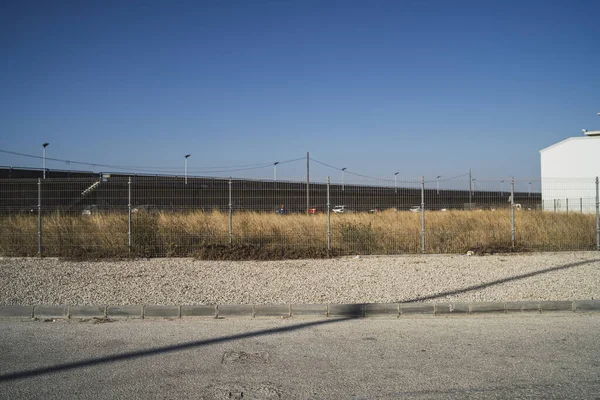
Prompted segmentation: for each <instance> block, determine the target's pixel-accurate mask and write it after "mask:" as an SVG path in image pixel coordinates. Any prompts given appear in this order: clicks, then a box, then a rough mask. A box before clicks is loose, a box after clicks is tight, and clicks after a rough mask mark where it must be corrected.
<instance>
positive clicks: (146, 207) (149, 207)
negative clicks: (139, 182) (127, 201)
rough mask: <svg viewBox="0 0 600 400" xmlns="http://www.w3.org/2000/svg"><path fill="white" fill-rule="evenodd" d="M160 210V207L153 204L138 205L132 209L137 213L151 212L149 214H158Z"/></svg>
mask: <svg viewBox="0 0 600 400" xmlns="http://www.w3.org/2000/svg"><path fill="white" fill-rule="evenodd" d="M159 211H160V210H159V209H158V207H157V206H155V205H152V204H143V205H141V206H136V207H135V208H132V209H131V212H132V213H134V214H136V213H149V214H158V212H159Z"/></svg>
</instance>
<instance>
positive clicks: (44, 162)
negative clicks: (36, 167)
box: [42, 143, 50, 179]
mask: <svg viewBox="0 0 600 400" xmlns="http://www.w3.org/2000/svg"><path fill="white" fill-rule="evenodd" d="M49 144H50V143H44V144H43V145H42V147H43V148H44V150H42V159H43V169H44V179H46V147H48V145H49Z"/></svg>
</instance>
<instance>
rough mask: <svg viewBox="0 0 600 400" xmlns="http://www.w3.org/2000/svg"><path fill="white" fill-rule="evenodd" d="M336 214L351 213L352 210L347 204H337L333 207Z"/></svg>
mask: <svg viewBox="0 0 600 400" xmlns="http://www.w3.org/2000/svg"><path fill="white" fill-rule="evenodd" d="M331 211H333V212H334V213H336V214H342V213H349V212H352V211H350V210H349V209H348V207H346V206H335V207H333V208H332V209H331Z"/></svg>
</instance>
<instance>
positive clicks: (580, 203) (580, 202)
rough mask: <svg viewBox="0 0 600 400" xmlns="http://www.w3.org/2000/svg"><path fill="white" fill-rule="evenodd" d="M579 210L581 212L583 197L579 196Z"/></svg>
mask: <svg viewBox="0 0 600 400" xmlns="http://www.w3.org/2000/svg"><path fill="white" fill-rule="evenodd" d="M579 212H580V213H583V197H580V198H579Z"/></svg>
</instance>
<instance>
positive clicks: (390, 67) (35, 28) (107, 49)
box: [0, 0, 600, 179]
mask: <svg viewBox="0 0 600 400" xmlns="http://www.w3.org/2000/svg"><path fill="white" fill-rule="evenodd" d="M598 15H600V2H598V1H564V2H560V1H552V2H548V1H495V2H492V1H453V2H449V1H374V2H358V1H356V2H355V1H275V0H273V1H251V2H249V1H189V2H183V1H173V2H169V1H156V2H155V1H127V2H123V1H114V2H111V1H102V2H100V1H97V2H92V1H84V2H82V1H52V2H49V1H40V2H33V1H4V2H2V5H0V49H1V51H2V61H0V87H1V88H2V89H1V93H2V94H1V95H0V132H2V134H1V135H0V149H3V150H11V151H16V152H20V153H26V154H35V155H38V156H39V155H41V149H42V147H41V144H42V143H43V142H50V146H49V147H48V153H47V155H48V157H52V158H58V159H67V160H78V161H86V162H91V163H102V164H110V165H128V166H152V167H156V168H157V169H161V170H163V171H167V168H172V170H169V171H176V172H178V173H183V165H184V161H183V160H184V158H183V156H184V155H185V154H187V153H191V154H192V156H191V157H190V159H189V170H190V173H194V172H196V173H201V174H202V175H207V174H209V173H207V172H206V171H207V168H206V167H214V166H232V165H246V164H263V163H264V164H268V163H272V162H274V161H281V160H290V159H296V158H299V157H303V156H305V155H306V152H307V151H309V152H310V153H311V157H313V158H315V159H317V160H320V161H323V162H326V163H328V164H331V165H334V166H338V167H347V168H348V171H355V172H359V173H361V174H365V175H370V176H380V177H389V178H390V179H391V178H393V173H394V172H396V171H398V172H400V175H401V176H404V177H412V176H420V175H425V176H427V177H435V176H436V175H442V176H451V175H459V174H463V173H465V172H467V171H468V169H469V168H472V169H473V171H474V172H473V173H474V175H475V176H478V177H503V176H510V175H514V176H517V177H523V178H536V177H539V173H540V172H539V150H540V149H542V148H544V147H546V146H549V145H551V144H553V143H555V142H557V141H560V140H562V139H565V138H567V137H570V136H579V135H581V134H582V133H581V129H582V128H587V129H597V128H600V117H598V116H597V113H598V112H600V74H598V70H599V69H598V68H599V67H598V66H599V65H600V25H599V24H598V23H597V21H598ZM0 165H12V166H30V167H33V166H36V167H37V166H41V161H40V160H38V159H30V158H25V157H20V156H14V155H8V154H3V153H0ZM47 165H48V167H49V168H58V169H75V168H80V169H86V170H96V171H101V170H107V169H108V168H102V167H97V168H92V167H86V166H80V167H76V166H75V165H74V164H71V165H68V164H65V163H63V162H56V161H49V162H48V164H47ZM173 168H174V169H173ZM304 168H305V163H304V162H302V161H297V162H293V163H288V164H285V165H280V166H279V169H278V176H280V177H282V178H283V177H289V178H291V177H300V176H302V175H303V174H304ZM216 175H233V176H251V177H258V176H265V177H268V176H272V168H270V167H268V168H264V169H256V170H250V171H235V172H226V173H222V174H216ZM311 175H313V176H314V177H316V178H322V177H325V176H327V175H332V176H334V177H335V176H337V175H339V171H335V170H332V169H329V168H327V167H324V166H321V165H318V164H316V163H313V165H312V166H311Z"/></svg>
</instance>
